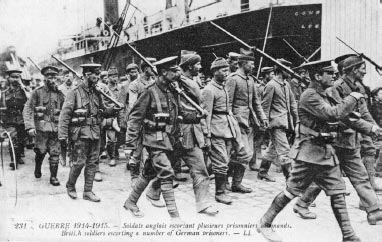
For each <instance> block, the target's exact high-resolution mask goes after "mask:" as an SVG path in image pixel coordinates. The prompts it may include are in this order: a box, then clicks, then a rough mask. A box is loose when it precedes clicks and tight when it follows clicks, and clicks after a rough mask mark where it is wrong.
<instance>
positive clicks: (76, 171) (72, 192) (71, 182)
mask: <svg viewBox="0 0 382 242" xmlns="http://www.w3.org/2000/svg"><path fill="white" fill-rule="evenodd" d="M82 167H83V165H82V166H76V165H73V166H72V167H70V171H69V179H68V181H67V182H66V191H67V193H68V196H69V197H70V198H72V199H76V198H77V192H76V187H75V186H76V182H77V179H78V176H79V175H80V174H81V171H82Z"/></svg>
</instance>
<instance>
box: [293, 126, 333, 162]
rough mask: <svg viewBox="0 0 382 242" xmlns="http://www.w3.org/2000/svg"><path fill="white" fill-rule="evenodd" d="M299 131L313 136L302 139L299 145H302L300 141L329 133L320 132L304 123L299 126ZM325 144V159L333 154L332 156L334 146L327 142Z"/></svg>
mask: <svg viewBox="0 0 382 242" xmlns="http://www.w3.org/2000/svg"><path fill="white" fill-rule="evenodd" d="M298 131H299V133H300V134H305V135H310V136H313V137H311V138H305V139H302V140H301V141H300V142H299V144H298V146H300V143H302V142H303V141H305V140H309V139H312V138H318V137H321V136H322V135H326V134H328V133H320V132H317V131H315V130H313V129H311V128H309V127H307V126H305V125H303V124H301V123H300V124H299V128H298ZM323 145H324V146H325V156H324V157H325V159H329V158H330V157H331V156H332V152H333V151H332V149H333V148H332V146H331V145H330V144H327V143H324V144H323Z"/></svg>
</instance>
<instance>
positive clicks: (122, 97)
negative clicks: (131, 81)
mask: <svg viewBox="0 0 382 242" xmlns="http://www.w3.org/2000/svg"><path fill="white" fill-rule="evenodd" d="M118 102H120V103H122V104H123V105H125V108H124V109H123V110H121V111H120V112H119V118H118V119H119V122H120V126H121V128H126V127H125V126H126V115H127V110H128V103H129V100H128V89H127V86H126V85H123V86H122V87H121V92H120V94H119V97H118Z"/></svg>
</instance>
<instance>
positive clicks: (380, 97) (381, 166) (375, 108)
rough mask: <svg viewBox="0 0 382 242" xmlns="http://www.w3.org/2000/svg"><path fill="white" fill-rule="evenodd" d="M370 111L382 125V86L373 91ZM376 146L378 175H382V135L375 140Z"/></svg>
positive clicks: (376, 169)
mask: <svg viewBox="0 0 382 242" xmlns="http://www.w3.org/2000/svg"><path fill="white" fill-rule="evenodd" d="M370 113H371V115H372V116H373V118H374V120H375V122H376V123H377V124H378V125H379V127H381V126H382V87H377V88H375V89H374V90H373V91H372V104H371V108H370ZM374 143H375V146H376V147H377V148H378V151H377V154H378V155H377V161H376V163H377V164H376V167H375V171H376V176H378V177H382V154H381V151H382V137H378V138H376V139H375V140H374Z"/></svg>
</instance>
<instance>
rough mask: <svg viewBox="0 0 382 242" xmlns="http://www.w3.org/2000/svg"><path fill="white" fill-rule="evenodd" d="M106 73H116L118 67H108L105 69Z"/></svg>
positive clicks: (110, 74)
mask: <svg viewBox="0 0 382 242" xmlns="http://www.w3.org/2000/svg"><path fill="white" fill-rule="evenodd" d="M107 74H108V75H109V76H112V75H118V69H117V67H114V66H113V67H110V68H109V70H108V71H107Z"/></svg>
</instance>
